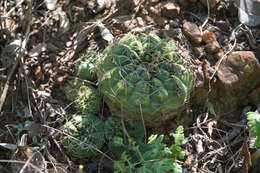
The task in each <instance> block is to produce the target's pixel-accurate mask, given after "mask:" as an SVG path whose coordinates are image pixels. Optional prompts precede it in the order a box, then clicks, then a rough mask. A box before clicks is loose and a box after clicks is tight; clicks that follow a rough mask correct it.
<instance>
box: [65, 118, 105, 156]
mask: <svg viewBox="0 0 260 173" xmlns="http://www.w3.org/2000/svg"><path fill="white" fill-rule="evenodd" d="M64 129H65V131H67V133H68V134H69V135H68V136H65V137H64V139H63V140H62V144H63V146H64V148H66V149H67V151H68V153H69V154H70V155H71V156H73V157H77V158H89V157H94V156H97V155H98V154H99V152H98V150H100V149H101V148H102V146H103V145H104V143H105V138H104V123H103V122H102V120H101V119H100V118H99V117H97V116H95V115H91V114H88V115H74V116H73V117H72V119H71V120H70V121H68V122H67V123H66V124H65V125H64Z"/></svg>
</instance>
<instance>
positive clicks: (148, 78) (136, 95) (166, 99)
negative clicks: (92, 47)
mask: <svg viewBox="0 0 260 173" xmlns="http://www.w3.org/2000/svg"><path fill="white" fill-rule="evenodd" d="M175 49H176V45H175V42H174V41H173V40H166V39H161V38H160V37H158V36H157V35H155V34H152V33H150V34H139V35H133V34H127V35H125V36H124V37H123V38H121V39H120V40H119V41H118V42H117V43H115V44H114V45H111V46H109V47H107V48H106V49H105V51H104V56H103V57H102V59H100V61H99V65H98V73H97V74H98V84H99V90H100V92H101V93H102V94H103V96H104V99H105V102H106V103H107V104H108V106H109V108H110V110H111V112H112V113H113V114H115V115H117V116H120V117H123V118H124V119H128V120H142V119H143V120H144V121H145V123H146V125H150V126H155V125H157V126H159V125H160V124H161V123H163V122H165V121H166V120H168V119H170V118H173V117H174V116H176V115H178V114H179V113H180V111H182V110H183V109H184V107H185V103H186V102H187V100H188V98H189V95H190V92H191V90H192V88H193V85H194V74H193V73H192V71H191V69H190V68H189V66H187V65H186V64H187V61H186V59H185V58H184V57H182V56H180V55H178V54H177V53H176V52H175Z"/></svg>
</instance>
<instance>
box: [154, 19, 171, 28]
mask: <svg viewBox="0 0 260 173" xmlns="http://www.w3.org/2000/svg"><path fill="white" fill-rule="evenodd" d="M155 22H156V23H157V25H159V26H161V27H164V26H165V25H166V24H167V23H168V20H167V19H166V18H165V17H157V18H156V19H155Z"/></svg>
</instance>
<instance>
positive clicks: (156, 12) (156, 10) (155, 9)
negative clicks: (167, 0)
mask: <svg viewBox="0 0 260 173" xmlns="http://www.w3.org/2000/svg"><path fill="white" fill-rule="evenodd" d="M157 6H158V5H157ZM148 11H149V13H151V14H153V15H155V16H161V15H162V14H161V7H159V6H158V7H156V6H155V7H153V6H150V7H149V9H148Z"/></svg>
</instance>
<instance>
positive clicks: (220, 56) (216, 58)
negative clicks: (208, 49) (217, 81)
mask: <svg viewBox="0 0 260 173" xmlns="http://www.w3.org/2000/svg"><path fill="white" fill-rule="evenodd" d="M224 54H225V53H224V51H223V50H221V49H220V50H219V51H218V52H217V53H215V54H214V55H213V57H214V58H215V60H220V59H221V58H222V57H223V56H224Z"/></svg>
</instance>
